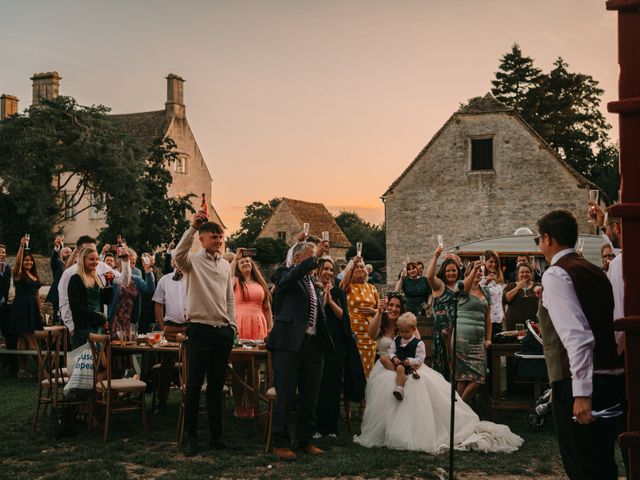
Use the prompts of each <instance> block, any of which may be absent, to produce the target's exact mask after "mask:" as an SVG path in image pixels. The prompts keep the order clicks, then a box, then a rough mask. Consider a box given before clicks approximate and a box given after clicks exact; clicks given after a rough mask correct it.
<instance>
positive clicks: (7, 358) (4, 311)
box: [0, 303, 18, 375]
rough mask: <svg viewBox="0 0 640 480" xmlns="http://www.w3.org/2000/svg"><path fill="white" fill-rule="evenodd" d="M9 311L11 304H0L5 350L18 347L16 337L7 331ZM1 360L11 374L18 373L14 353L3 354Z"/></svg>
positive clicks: (0, 324) (0, 323) (0, 319)
mask: <svg viewBox="0 0 640 480" xmlns="http://www.w3.org/2000/svg"><path fill="white" fill-rule="evenodd" d="M10 313H11V306H9V305H7V304H6V303H5V304H4V305H0V331H1V332H2V336H3V337H4V341H5V345H6V347H7V350H17V349H18V337H17V336H16V335H15V334H13V333H11V332H10V331H9V317H10ZM3 357H4V358H3V359H2V360H3V362H4V364H5V365H6V367H7V369H8V370H9V373H11V375H16V374H17V373H18V357H17V356H16V355H3Z"/></svg>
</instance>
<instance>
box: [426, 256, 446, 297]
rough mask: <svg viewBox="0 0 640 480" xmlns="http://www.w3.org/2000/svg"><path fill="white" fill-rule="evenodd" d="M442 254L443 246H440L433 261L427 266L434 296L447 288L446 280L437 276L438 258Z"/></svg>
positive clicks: (437, 295) (428, 280)
mask: <svg viewBox="0 0 640 480" xmlns="http://www.w3.org/2000/svg"><path fill="white" fill-rule="evenodd" d="M441 254H442V247H440V246H438V247H437V248H436V251H435V253H434V254H433V258H432V259H431V262H429V266H428V267H427V282H429V285H430V286H431V292H432V293H433V296H434V298H435V297H439V296H440V295H442V293H443V292H444V289H445V284H444V282H443V281H442V280H440V279H439V278H438V277H437V276H436V266H437V265H438V258H440V255H441Z"/></svg>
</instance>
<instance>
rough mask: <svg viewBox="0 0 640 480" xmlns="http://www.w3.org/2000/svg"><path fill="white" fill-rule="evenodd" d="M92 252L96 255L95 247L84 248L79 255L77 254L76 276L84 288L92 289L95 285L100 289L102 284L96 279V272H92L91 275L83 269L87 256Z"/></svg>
mask: <svg viewBox="0 0 640 480" xmlns="http://www.w3.org/2000/svg"><path fill="white" fill-rule="evenodd" d="M93 252H95V253H96V254H97V253H98V250H96V247H95V246H91V247H85V248H83V249H82V250H80V253H79V254H78V275H79V276H80V279H81V280H82V283H83V284H84V286H85V287H86V288H93V287H95V286H96V284H97V285H98V286H100V287H102V282H101V281H100V278H99V277H98V271H97V270H96V271H94V272H93V275H92V274H91V273H89V272H88V271H87V270H86V269H85V267H84V260H85V258H87V255H89V254H90V253H93Z"/></svg>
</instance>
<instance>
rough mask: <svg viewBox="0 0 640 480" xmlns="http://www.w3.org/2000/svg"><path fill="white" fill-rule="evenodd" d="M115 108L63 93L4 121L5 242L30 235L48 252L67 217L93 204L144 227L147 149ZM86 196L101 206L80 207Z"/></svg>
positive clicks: (0, 129) (0, 168) (0, 131)
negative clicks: (134, 210) (117, 121)
mask: <svg viewBox="0 0 640 480" xmlns="http://www.w3.org/2000/svg"><path fill="white" fill-rule="evenodd" d="M108 111H109V109H108V108H106V107H104V106H90V107H86V106H81V105H78V103H77V102H76V101H75V100H74V99H73V98H71V97H64V96H60V97H57V98H56V99H55V100H50V101H43V102H42V103H40V104H38V105H32V106H31V107H30V108H29V109H28V110H27V112H26V114H25V115H15V116H13V117H10V118H8V119H5V120H3V121H2V122H0V172H1V175H2V178H1V180H0V187H1V188H0V191H1V193H0V200H2V210H4V212H3V213H4V214H3V215H2V216H1V217H0V234H1V235H2V236H3V240H4V241H6V242H7V243H9V244H10V245H13V244H15V245H17V244H18V238H19V236H20V235H21V234H23V233H24V232H25V231H26V232H29V233H30V234H31V238H32V245H33V247H34V249H35V250H38V251H41V252H44V251H48V248H49V242H50V237H51V231H52V229H53V228H54V226H55V225H59V224H60V223H61V222H62V221H63V220H64V219H65V214H66V213H67V212H70V211H71V210H73V209H75V213H76V214H78V213H80V212H82V211H83V210H85V209H88V208H92V207H103V206H105V207H106V209H107V212H108V215H109V214H110V216H111V217H112V218H119V219H121V222H122V223H123V224H125V225H127V226H129V227H131V228H132V229H134V230H135V229H137V228H139V227H138V225H137V223H136V219H135V218H134V217H133V215H132V214H131V213H130V212H129V206H130V205H132V204H135V203H136V202H137V201H139V199H140V197H139V190H138V189H137V188H135V185H136V179H137V178H138V177H139V176H140V175H141V173H142V171H143V167H144V166H143V164H142V162H141V161H140V153H141V149H140V147H139V146H138V145H137V144H136V143H135V142H133V141H132V140H131V139H130V138H129V137H127V135H126V134H124V133H123V132H121V131H120V130H119V129H118V128H116V126H115V125H114V124H113V122H111V121H110V119H109V117H108V116H107V112H108ZM82 198H92V199H94V201H93V202H89V204H88V205H87V206H85V207H83V208H82V209H79V208H80V205H81V204H80V201H81V199H82ZM7 213H9V214H7ZM5 235H6V236H5Z"/></svg>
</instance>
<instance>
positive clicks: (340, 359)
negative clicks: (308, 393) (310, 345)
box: [317, 348, 344, 435]
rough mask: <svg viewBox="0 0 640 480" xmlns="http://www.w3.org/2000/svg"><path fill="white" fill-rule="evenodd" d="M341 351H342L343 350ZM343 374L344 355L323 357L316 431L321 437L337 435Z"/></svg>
mask: <svg viewBox="0 0 640 480" xmlns="http://www.w3.org/2000/svg"><path fill="white" fill-rule="evenodd" d="M342 351H344V348H343V349H342ZM343 374H344V354H342V355H340V354H333V355H327V356H325V357H324V367H323V368H322V381H321V382H320V395H319V397H318V409H317V422H318V426H317V430H318V432H320V433H321V434H322V435H329V434H330V433H335V434H337V433H338V420H339V419H340V393H341V392H342V377H343Z"/></svg>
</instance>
